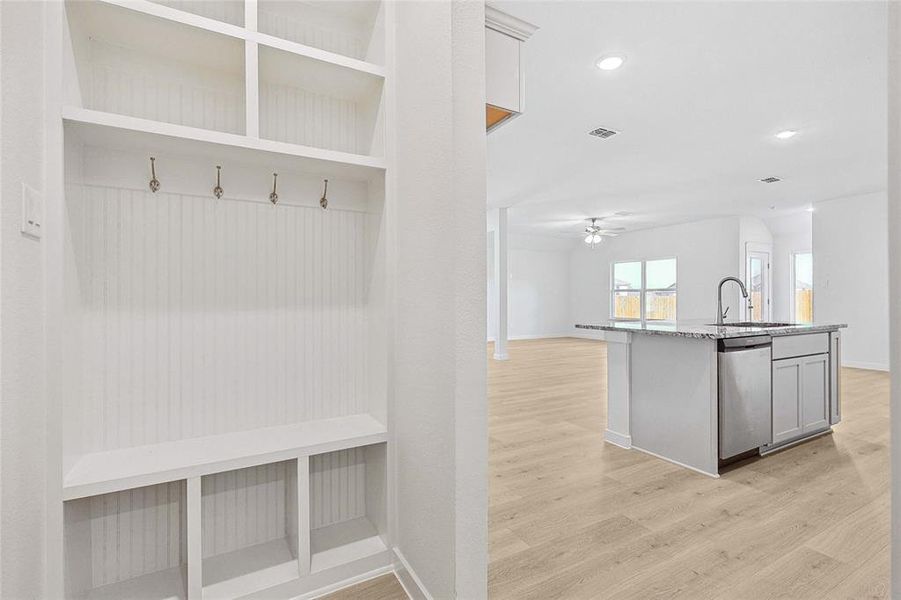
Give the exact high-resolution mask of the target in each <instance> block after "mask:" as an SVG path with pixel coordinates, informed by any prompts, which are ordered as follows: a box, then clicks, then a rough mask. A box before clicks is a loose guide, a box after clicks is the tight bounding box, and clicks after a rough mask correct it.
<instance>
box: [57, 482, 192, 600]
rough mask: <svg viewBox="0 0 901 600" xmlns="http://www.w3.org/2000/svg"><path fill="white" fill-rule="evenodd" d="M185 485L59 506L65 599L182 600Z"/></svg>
mask: <svg viewBox="0 0 901 600" xmlns="http://www.w3.org/2000/svg"><path fill="white" fill-rule="evenodd" d="M185 500H186V496H185V482H184V481H175V482H171V483H164V484H160V485H152V486H148V487H141V488H135V489H132V490H125V491H121V492H114V493H111V494H103V495H99V496H91V497H87V498H79V499H77V500H70V501H68V502H66V503H65V505H64V516H65V580H66V598H72V599H85V600H87V599H90V600H101V599H102V600H107V599H109V600H113V599H121V598H134V599H140V600H175V599H180V600H184V599H185V598H186V597H187V592H186V577H187V572H186V569H187V565H186V562H187V552H186V537H185V532H186V526H185V518H186V510H185Z"/></svg>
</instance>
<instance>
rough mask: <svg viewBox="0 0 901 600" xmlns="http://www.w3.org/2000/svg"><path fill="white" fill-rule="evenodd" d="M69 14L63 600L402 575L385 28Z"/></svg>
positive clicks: (80, 4)
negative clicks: (392, 501) (394, 524)
mask: <svg viewBox="0 0 901 600" xmlns="http://www.w3.org/2000/svg"><path fill="white" fill-rule="evenodd" d="M60 10H61V17H62V19H61V27H62V31H61V38H62V48H63V57H62V59H63V60H62V65H63V73H62V82H63V89H64V94H63V102H62V107H61V111H60V118H61V120H62V125H63V135H64V140H63V141H64V148H63V149H62V150H63V151H62V155H63V159H62V163H63V166H64V169H63V170H64V173H61V174H60V178H61V185H62V187H63V188H64V190H65V194H64V197H63V198H60V199H58V202H59V203H60V205H59V211H58V214H60V215H62V220H63V223H62V224H63V227H62V228H58V229H56V230H48V231H47V235H48V236H58V237H57V238H56V239H52V240H51V242H52V243H50V244H49V245H48V248H50V249H51V256H49V257H48V265H49V268H50V269H51V270H53V269H55V270H56V271H57V272H58V273H59V275H60V280H61V281H62V285H61V288H62V294H61V296H62V297H61V300H60V301H59V302H58V304H56V305H55V306H56V309H55V310H57V312H58V314H56V315H55V316H54V318H53V319H51V320H52V321H54V322H57V323H59V324H60V329H59V331H58V332H57V334H58V336H59V338H58V342H59V347H60V348H61V350H62V361H61V362H62V369H61V373H60V375H59V377H60V384H61V387H62V390H63V392H62V394H63V397H62V399H61V403H60V404H61V407H62V414H61V416H60V421H61V423H62V438H63V439H62V456H61V457H60V459H61V463H62V481H61V482H60V485H61V489H62V497H63V500H64V505H65V506H64V523H63V527H64V530H65V549H64V550H65V551H64V554H65V561H64V562H65V564H64V565H63V567H64V568H63V572H64V579H65V583H64V590H65V594H66V595H67V597H73V598H90V599H93V598H125V597H128V598H147V599H151V600H163V599H175V598H179V599H185V600H202V599H203V600H210V599H218V598H238V597H255V596H258V595H264V596H265V597H267V598H279V597H286V598H287V597H294V596H297V595H302V594H311V593H315V592H316V590H324V589H331V588H334V587H335V586H337V585H340V584H341V583H342V582H348V581H353V580H356V579H359V578H360V577H363V576H369V575H372V574H375V573H378V572H386V571H388V570H390V568H391V565H392V560H393V555H392V552H391V551H390V548H391V543H390V535H389V532H390V527H389V522H390V520H391V519H392V515H391V514H390V510H389V502H388V490H389V489H390V481H389V478H390V473H389V469H388V468H387V464H388V456H389V453H390V451H391V450H390V447H389V443H390V442H389V440H390V422H389V420H388V418H387V412H388V411H387V397H388V373H387V367H386V362H385V359H384V356H385V353H386V351H387V349H388V348H389V347H390V343H389V339H388V336H389V328H388V326H387V325H386V319H387V307H388V306H390V305H391V299H390V298H389V297H388V290H389V289H390V286H389V285H388V282H387V277H388V274H387V273H386V254H387V252H388V251H389V250H388V248H389V245H390V240H389V233H390V225H386V218H387V215H388V213H389V211H387V210H386V204H387V203H389V202H390V201H391V199H390V197H388V196H387V194H386V178H387V174H388V172H389V169H390V165H389V161H388V159H387V158H386V156H387V152H386V135H385V130H386V127H387V125H388V123H389V121H390V115H389V114H388V113H387V108H386V107H387V104H386V97H387V96H388V95H389V94H390V88H391V80H390V77H389V73H390V65H391V57H390V54H389V52H387V51H386V48H387V47H389V46H390V45H386V40H387V33H386V22H387V21H388V20H390V18H391V7H390V4H389V3H382V2H370V1H353V2H346V3H340V4H338V3H331V2H281V1H278V2H275V1H268V0H264V1H260V2H258V1H257V0H245V1H241V0H237V1H236V0H210V1H192V0H156V1H152V2H151V1H147V0H91V1H87V2H86V1H80V0H71V1H68V2H66V3H65V5H64V6H63V7H62V8H61V9H60ZM151 157H153V158H154V160H155V162H154V168H155V171H156V176H157V179H158V180H159V182H160V187H159V190H158V191H156V192H152V191H151V190H150V188H149V185H148V181H149V179H150V177H151V173H150V158H151ZM216 167H220V168H221V178H222V179H221V185H222V187H223V188H224V195H223V197H222V198H220V199H217V198H215V197H214V196H213V194H212V191H211V190H212V188H213V186H214V185H216V174H217V171H216ZM274 173H277V174H278V177H277V184H278V187H277V193H278V198H279V201H278V203H277V204H272V203H271V202H269V194H270V192H272V191H273V190H272V186H273V179H274V177H273V174H274ZM324 179H328V200H329V202H328V209H327V210H323V209H322V208H320V205H319V199H320V197H321V196H322V193H323V186H324V181H323V180H324ZM53 201H57V200H52V199H51V200H48V202H53ZM51 209H52V207H51ZM54 248H55V249H57V250H55V251H54V250H53V249H54ZM53 252H55V253H53Z"/></svg>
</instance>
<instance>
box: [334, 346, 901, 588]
mask: <svg viewBox="0 0 901 600" xmlns="http://www.w3.org/2000/svg"><path fill="white" fill-rule="evenodd" d="M490 351H491V349H490V348H489V353H490ZM509 351H510V360H509V361H506V362H498V361H493V360H491V361H489V364H490V367H489V435H490V476H491V482H490V508H489V512H490V517H489V523H490V524H489V537H490V565H489V573H488V580H489V595H490V597H491V598H492V599H508V598H509V599H514V598H515V599H517V600H519V599H522V600H526V599H541V600H550V599H553V598H563V599H581V598H616V599H629V598H636V599H637V598H640V599H647V598H686V599H691V600H695V599H704V598H722V599H728V600H743V599H748V600H751V599H753V600H758V599H764V598H789V599H793V600H800V599H805V598H811V599H823V598H835V599H840V600H844V599H851V598H874V599H875V598H888V575H889V565H888V560H889V549H888V544H889V507H888V503H889V453H888V441H889V421H888V390H889V379H888V375H887V374H885V373H878V372H874V371H862V370H856V369H845V370H844V371H843V393H844V415H843V417H844V420H843V422H842V423H841V424H840V425H838V426H837V427H836V429H835V433H834V434H832V435H829V436H824V437H821V438H818V439H816V440H814V441H811V442H808V443H805V444H802V445H800V446H797V447H794V448H791V449H788V450H785V451H783V452H780V453H778V454H774V455H771V456H768V457H766V458H763V459H758V460H756V461H750V462H747V463H744V464H742V465H741V466H739V467H738V468H735V469H733V470H731V471H730V472H728V473H726V474H725V475H724V476H722V477H721V478H720V479H712V478H709V477H705V476H703V475H699V474H696V473H693V472H691V471H688V470H686V469H682V468H680V467H676V466H674V465H671V464H669V463H667V462H665V461H662V460H659V459H656V458H653V457H650V456H647V455H644V454H641V453H640V452H634V451H628V450H622V449H620V448H617V447H615V446H611V445H610V444H605V443H604V442H603V441H602V437H601V432H602V431H603V430H604V423H605V414H604V412H605V397H606V390H605V382H606V377H605V372H604V369H605V363H606V356H605V352H606V348H605V346H604V344H603V343H601V342H594V341H588V340H577V339H570V338H561V339H553V340H535V341H523V342H512V343H511V344H510V347H509ZM381 586H386V587H384V588H382V587H381ZM387 586H394V590H395V594H396V595H388V593H387V592H386V593H382V595H379V596H376V595H375V594H376V591H375V590H374V589H373V588H372V587H370V588H369V589H368V590H366V591H365V592H363V591H360V592H359V593H357V594H356V595H351V596H342V598H373V599H374V598H379V599H385V600H394V599H395V598H398V599H400V598H403V597H404V596H403V592H402V591H400V590H399V589H398V587H399V586H397V584H396V580H393V578H391V577H386V578H384V579H383V580H381V583H380V587H379V590H382V589H388V588H387ZM354 591H355V590H354V589H353V588H352V589H350V590H347V591H345V592H344V593H345V594H346V593H351V594H354ZM380 593H381V592H380ZM439 600H441V599H439Z"/></svg>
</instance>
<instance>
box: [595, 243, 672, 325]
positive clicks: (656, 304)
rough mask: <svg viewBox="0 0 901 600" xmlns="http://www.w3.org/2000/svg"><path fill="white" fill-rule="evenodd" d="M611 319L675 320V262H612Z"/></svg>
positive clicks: (670, 260) (670, 259) (665, 260)
mask: <svg viewBox="0 0 901 600" xmlns="http://www.w3.org/2000/svg"><path fill="white" fill-rule="evenodd" d="M612 272H613V281H612V285H611V295H612V298H611V317H612V318H614V319H622V320H628V321H675V320H676V259H675V258H664V259H660V260H648V261H630V262H618V263H613V269H612Z"/></svg>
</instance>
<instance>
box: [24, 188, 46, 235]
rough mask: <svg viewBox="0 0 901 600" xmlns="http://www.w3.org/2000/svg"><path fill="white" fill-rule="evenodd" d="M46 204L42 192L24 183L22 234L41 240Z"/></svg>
mask: <svg viewBox="0 0 901 600" xmlns="http://www.w3.org/2000/svg"><path fill="white" fill-rule="evenodd" d="M43 208H44V202H43V198H42V197H41V194H40V192H38V191H37V190H36V189H34V188H33V187H31V186H30V185H28V184H27V183H25V182H22V233H24V234H25V235H27V236H29V237H33V238H35V239H40V238H41V221H42V220H43V214H44V210H43Z"/></svg>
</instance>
